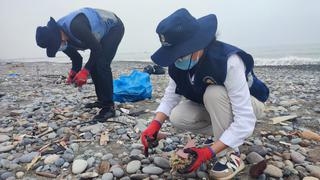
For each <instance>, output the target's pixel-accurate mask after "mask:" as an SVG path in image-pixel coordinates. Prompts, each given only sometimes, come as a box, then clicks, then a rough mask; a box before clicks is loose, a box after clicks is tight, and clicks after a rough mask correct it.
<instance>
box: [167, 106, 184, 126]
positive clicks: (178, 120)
mask: <svg viewBox="0 0 320 180" xmlns="http://www.w3.org/2000/svg"><path fill="white" fill-rule="evenodd" d="M179 110H180V109H179V108H178V107H176V108H174V109H173V110H172V111H171V114H170V117H169V120H170V122H171V124H172V125H173V126H174V127H176V128H178V129H181V128H182V126H183V119H182V117H181V112H180V111H179Z"/></svg>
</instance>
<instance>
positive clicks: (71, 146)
mask: <svg viewBox="0 0 320 180" xmlns="http://www.w3.org/2000/svg"><path fill="white" fill-rule="evenodd" d="M70 148H71V149H72V151H73V152H78V151H79V144H77V143H72V144H70Z"/></svg>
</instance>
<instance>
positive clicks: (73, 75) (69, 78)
mask: <svg viewBox="0 0 320 180" xmlns="http://www.w3.org/2000/svg"><path fill="white" fill-rule="evenodd" d="M76 74H77V72H75V71H74V70H72V69H71V70H70V71H69V74H68V79H67V81H66V84H68V85H70V84H72V83H73V78H74V77H75V75H76Z"/></svg>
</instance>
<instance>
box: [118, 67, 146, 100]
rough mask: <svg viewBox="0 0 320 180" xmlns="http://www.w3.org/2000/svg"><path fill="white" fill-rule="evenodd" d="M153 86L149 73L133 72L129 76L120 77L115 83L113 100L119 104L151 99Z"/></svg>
mask: <svg viewBox="0 0 320 180" xmlns="http://www.w3.org/2000/svg"><path fill="white" fill-rule="evenodd" d="M151 95H152V85H151V82H150V76H149V74H148V73H144V72H140V71H137V70H133V71H132V73H131V74H130V75H129V76H125V75H120V78H119V79H116V80H114V81H113V100H114V101H117V102H121V103H123V102H136V101H140V100H144V99H147V98H149V99H150V98H151Z"/></svg>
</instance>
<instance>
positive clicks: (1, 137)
mask: <svg viewBox="0 0 320 180" xmlns="http://www.w3.org/2000/svg"><path fill="white" fill-rule="evenodd" d="M9 139H10V137H9V136H8V135H5V134H0V143H3V142H6V141H8V140H9Z"/></svg>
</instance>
